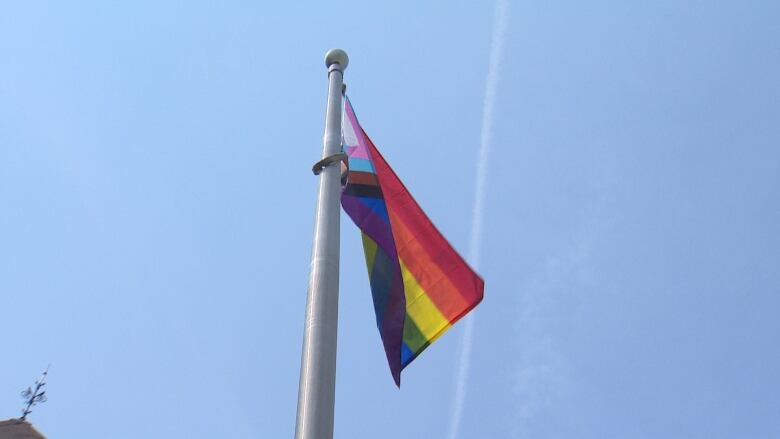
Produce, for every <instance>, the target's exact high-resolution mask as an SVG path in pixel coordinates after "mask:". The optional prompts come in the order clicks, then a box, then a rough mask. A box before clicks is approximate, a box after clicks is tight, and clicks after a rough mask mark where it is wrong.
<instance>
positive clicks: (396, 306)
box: [341, 99, 484, 387]
mask: <svg viewBox="0 0 780 439" xmlns="http://www.w3.org/2000/svg"><path fill="white" fill-rule="evenodd" d="M344 106H345V111H344V122H343V128H342V130H343V136H344V150H345V151H346V153H347V155H348V156H349V168H348V173H347V181H346V185H345V186H344V188H343V191H342V194H341V205H342V207H343V208H344V210H345V211H346V212H347V214H348V215H349V216H350V217H351V218H352V220H353V221H354V222H355V224H356V225H357V226H358V227H359V228H360V230H361V232H362V235H363V250H364V251H365V254H366V265H367V266H368V277H369V280H370V283H371V294H372V296H373V299H374V312H375V313H376V324H377V327H378V328H379V333H380V335H381V337H382V343H383V345H384V348H385V353H386V355H387V362H388V363H389V364H390V372H391V373H392V375H393V379H394V380H395V383H396V385H398V386H399V387H400V386H401V370H403V368H404V367H406V366H407V365H409V363H411V362H412V360H414V359H415V358H416V357H417V356H418V355H420V353H421V352H422V351H423V350H425V348H427V347H428V346H429V345H430V344H431V343H433V341H434V340H436V339H437V338H439V337H440V336H441V335H442V334H443V333H444V332H446V331H447V330H448V329H449V328H450V327H451V326H452V325H453V324H454V323H455V322H457V321H458V320H459V319H460V318H461V317H463V316H464V315H465V314H466V313H467V312H469V311H470V310H471V309H472V308H474V307H475V306H476V305H477V304H478V303H479V302H480V301H482V290H483V288H484V282H483V281H482V278H480V277H479V275H478V274H477V273H475V272H474V271H473V270H472V269H471V267H469V266H468V264H466V262H465V261H464V260H463V258H462V257H460V255H459V254H458V253H457V252H456V251H455V250H454V249H453V248H452V246H450V244H449V243H448V242H447V240H446V239H445V238H444V237H443V236H442V235H441V233H439V231H438V230H437V229H436V227H435V226H434V225H433V223H431V221H430V220H429V219H428V217H427V216H426V215H425V213H424V212H423V211H422V209H420V206H419V205H418V204H417V202H416V201H415V200H414V198H412V195H411V194H410V193H409V191H407V190H406V187H404V185H403V183H401V180H399V179H398V177H397V176H396V175H395V172H393V170H392V169H391V168H390V166H388V164H387V162H386V161H385V159H384V158H383V157H382V155H381V154H380V153H379V151H377V149H376V147H375V146H374V144H373V143H372V142H371V140H370V139H369V138H368V136H367V135H366V133H365V131H363V129H362V128H361V127H360V124H358V121H357V118H356V117H355V112H354V111H353V109H352V105H351V104H350V102H349V99H345V104H344Z"/></svg>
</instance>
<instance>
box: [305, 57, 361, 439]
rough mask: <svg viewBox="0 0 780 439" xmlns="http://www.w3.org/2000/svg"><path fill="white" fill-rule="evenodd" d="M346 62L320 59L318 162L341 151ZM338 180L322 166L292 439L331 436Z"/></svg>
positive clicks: (344, 59)
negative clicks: (322, 104)
mask: <svg viewBox="0 0 780 439" xmlns="http://www.w3.org/2000/svg"><path fill="white" fill-rule="evenodd" d="M348 63H349V58H348V57H347V54H346V53H345V52H344V51H343V50H340V49H333V50H331V51H329V52H328V53H327V55H325V65H326V66H327V67H328V108H327V113H326V115H325V138H324V146H323V149H322V158H323V159H325V158H327V157H331V156H333V155H335V154H338V153H340V152H341V113H342V103H341V99H342V87H343V79H344V69H346V68H347V64H348ZM340 176H341V171H340V167H339V166H338V165H336V166H326V167H325V168H323V169H322V172H321V174H320V190H319V194H318V196H317V212H316V215H315V225H314V244H313V248H312V254H311V272H310V275H309V293H308V296H307V299H306V322H305V325H304V328H303V352H302V353H301V378H300V382H299V384H298V416H297V418H296V421H295V438H296V439H330V438H332V437H333V409H334V399H335V395H336V331H337V328H338V314H339V214H340V212H341V206H340V205H339V197H340V184H341V183H340V180H341V178H340Z"/></svg>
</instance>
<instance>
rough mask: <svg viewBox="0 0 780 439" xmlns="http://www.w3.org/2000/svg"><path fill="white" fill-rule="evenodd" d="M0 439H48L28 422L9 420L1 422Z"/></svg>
mask: <svg viewBox="0 0 780 439" xmlns="http://www.w3.org/2000/svg"><path fill="white" fill-rule="evenodd" d="M0 439H46V436H44V435H42V434H41V433H40V432H39V431H38V430H36V429H35V427H33V426H32V424H30V423H29V422H27V421H20V420H19V419H9V420H7V421H0Z"/></svg>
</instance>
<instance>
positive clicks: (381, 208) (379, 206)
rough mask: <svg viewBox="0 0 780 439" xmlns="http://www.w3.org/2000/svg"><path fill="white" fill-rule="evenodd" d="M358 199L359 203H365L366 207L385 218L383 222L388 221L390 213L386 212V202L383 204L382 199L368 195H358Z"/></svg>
mask: <svg viewBox="0 0 780 439" xmlns="http://www.w3.org/2000/svg"><path fill="white" fill-rule="evenodd" d="M358 199H359V200H360V202H361V203H363V204H364V205H366V207H368V208H369V209H371V211H372V212H374V213H375V214H376V215H377V216H378V217H380V218H382V219H383V220H385V222H387V223H388V224H389V223H390V215H388V214H387V204H385V200H384V199H382V198H368V197H359V198H358Z"/></svg>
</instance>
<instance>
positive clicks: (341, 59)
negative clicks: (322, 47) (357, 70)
mask: <svg viewBox="0 0 780 439" xmlns="http://www.w3.org/2000/svg"><path fill="white" fill-rule="evenodd" d="M333 64H338V65H340V66H341V70H344V69H346V68H347V64H349V57H348V56H347V52H345V51H343V50H341V49H330V50H329V51H328V53H326V54H325V66H326V67H328V68H329V67H330V66H332V65H333Z"/></svg>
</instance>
